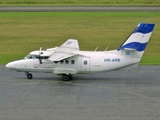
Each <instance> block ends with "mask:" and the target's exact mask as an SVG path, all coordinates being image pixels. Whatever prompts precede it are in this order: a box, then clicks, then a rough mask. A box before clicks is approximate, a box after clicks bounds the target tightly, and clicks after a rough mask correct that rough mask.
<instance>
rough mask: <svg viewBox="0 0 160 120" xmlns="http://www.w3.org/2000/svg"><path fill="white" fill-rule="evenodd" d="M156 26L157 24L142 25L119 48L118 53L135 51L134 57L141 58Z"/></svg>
mask: <svg viewBox="0 0 160 120" xmlns="http://www.w3.org/2000/svg"><path fill="white" fill-rule="evenodd" d="M154 26H155V24H152V23H140V24H139V25H138V26H137V28H136V29H135V30H134V31H133V32H132V33H131V35H130V36H129V37H128V38H127V39H126V41H125V42H124V43H123V44H122V45H121V46H120V47H119V48H118V51H120V50H124V51H132V53H133V51H134V54H133V56H132V57H134V58H135V57H138V58H141V57H142V55H143V52H144V50H145V48H146V46H147V43H148V41H149V38H150V36H151V34H152V31H153V29H154Z"/></svg>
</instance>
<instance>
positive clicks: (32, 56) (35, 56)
mask: <svg viewBox="0 0 160 120" xmlns="http://www.w3.org/2000/svg"><path fill="white" fill-rule="evenodd" d="M48 58H49V56H39V55H31V54H28V55H27V56H26V57H25V59H41V60H43V59H48Z"/></svg>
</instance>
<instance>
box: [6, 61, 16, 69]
mask: <svg viewBox="0 0 160 120" xmlns="http://www.w3.org/2000/svg"><path fill="white" fill-rule="evenodd" d="M14 66H15V64H14V63H13V62H10V63H8V64H7V65H6V68H14Z"/></svg>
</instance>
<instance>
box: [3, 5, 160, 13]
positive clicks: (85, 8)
mask: <svg viewBox="0 0 160 120" xmlns="http://www.w3.org/2000/svg"><path fill="white" fill-rule="evenodd" d="M115 11H116V12H117V11H118V12H134V11H135V12H158V11H160V7H159V6H157V7H155V6H154V7H150V6H146V7H144V6H143V7H142V6H129V7H127V6H112V7H108V6H107V7H106V6H75V7H71V6H68V7H66V6H0V12H115Z"/></svg>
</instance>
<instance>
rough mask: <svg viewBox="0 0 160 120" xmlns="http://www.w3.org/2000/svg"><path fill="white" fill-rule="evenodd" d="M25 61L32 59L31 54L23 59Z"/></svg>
mask: <svg viewBox="0 0 160 120" xmlns="http://www.w3.org/2000/svg"><path fill="white" fill-rule="evenodd" d="M24 58H25V59H31V58H32V55H31V54H28V55H27V56H26V57H24Z"/></svg>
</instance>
